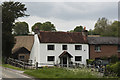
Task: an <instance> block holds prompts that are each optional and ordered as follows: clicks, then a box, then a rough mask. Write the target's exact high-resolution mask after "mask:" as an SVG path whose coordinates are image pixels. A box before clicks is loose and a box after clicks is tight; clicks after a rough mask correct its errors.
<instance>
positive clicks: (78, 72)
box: [24, 67, 100, 78]
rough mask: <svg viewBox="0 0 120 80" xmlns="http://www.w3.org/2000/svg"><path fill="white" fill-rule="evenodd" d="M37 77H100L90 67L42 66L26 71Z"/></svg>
mask: <svg viewBox="0 0 120 80" xmlns="http://www.w3.org/2000/svg"><path fill="white" fill-rule="evenodd" d="M24 73H25V74H27V75H30V76H33V77H35V78H100V76H98V75H97V73H95V72H91V71H90V70H88V69H65V68H56V67H54V68H46V67H45V68H41V69H37V70H27V71H25V72H24Z"/></svg>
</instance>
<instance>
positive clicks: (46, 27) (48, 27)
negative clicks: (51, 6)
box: [42, 21, 56, 31]
mask: <svg viewBox="0 0 120 80" xmlns="http://www.w3.org/2000/svg"><path fill="white" fill-rule="evenodd" d="M42 30H43V31H56V29H55V26H54V24H52V23H51V22H49V21H48V22H45V23H43V24H42Z"/></svg>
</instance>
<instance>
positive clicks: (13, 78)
mask: <svg viewBox="0 0 120 80" xmlns="http://www.w3.org/2000/svg"><path fill="white" fill-rule="evenodd" d="M2 78H3V80H34V79H32V78H31V77H28V76H27V75H25V74H23V71H18V70H13V69H9V68H4V67H3V68H2Z"/></svg>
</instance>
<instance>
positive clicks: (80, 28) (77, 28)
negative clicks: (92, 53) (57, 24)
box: [74, 26, 83, 32]
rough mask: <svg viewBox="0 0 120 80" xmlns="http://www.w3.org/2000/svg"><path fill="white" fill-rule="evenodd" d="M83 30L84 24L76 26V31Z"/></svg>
mask: <svg viewBox="0 0 120 80" xmlns="http://www.w3.org/2000/svg"><path fill="white" fill-rule="evenodd" d="M82 30H83V26H76V28H75V29H74V32H82Z"/></svg>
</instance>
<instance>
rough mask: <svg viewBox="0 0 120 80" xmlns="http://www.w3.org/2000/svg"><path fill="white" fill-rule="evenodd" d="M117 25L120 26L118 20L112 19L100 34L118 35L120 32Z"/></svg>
mask: <svg viewBox="0 0 120 80" xmlns="http://www.w3.org/2000/svg"><path fill="white" fill-rule="evenodd" d="M119 27H120V22H119V21H114V22H113V23H112V24H111V25H109V26H108V27H106V30H105V31H104V33H102V34H101V36H113V37H118V36H119V34H120V31H119V29H120V28H119Z"/></svg>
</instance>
